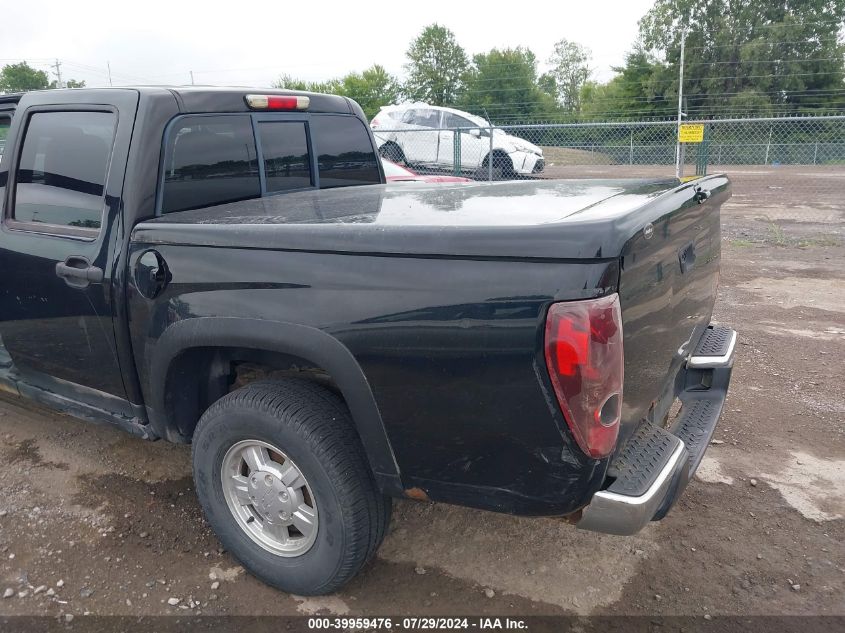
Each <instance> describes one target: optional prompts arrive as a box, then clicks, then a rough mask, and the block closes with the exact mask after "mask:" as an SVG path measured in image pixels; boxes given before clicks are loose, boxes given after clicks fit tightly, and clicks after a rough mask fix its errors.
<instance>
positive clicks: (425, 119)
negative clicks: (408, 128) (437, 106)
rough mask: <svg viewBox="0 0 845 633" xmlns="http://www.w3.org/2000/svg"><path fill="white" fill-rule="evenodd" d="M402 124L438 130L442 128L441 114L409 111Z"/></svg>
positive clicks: (421, 110)
mask: <svg viewBox="0 0 845 633" xmlns="http://www.w3.org/2000/svg"><path fill="white" fill-rule="evenodd" d="M402 122H403V123H410V124H411V125H419V126H420V127H430V128H434V129H437V128H439V127H440V112H438V111H437V110H428V109H415V110H408V112H407V113H405V116H404V117H403V118H402Z"/></svg>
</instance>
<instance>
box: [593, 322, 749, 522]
mask: <svg viewBox="0 0 845 633" xmlns="http://www.w3.org/2000/svg"><path fill="white" fill-rule="evenodd" d="M736 339H737V335H736V332H734V331H733V330H730V329H728V328H712V327H711V328H708V330H706V332H705V334H704V335H703V336H702V338H701V341H699V343H698V345H697V346H696V350H695V352H693V354H692V355H691V356H690V358H689V359H688V361H687V365H686V368H684V369H683V370H682V371H685V372H687V376H686V378H687V388H686V389H685V390H684V391H682V392H681V393H680V394H679V395H678V397H679V398H680V400H681V402H682V404H683V407H682V408H681V412H680V413H679V415H678V418H677V419H676V420H675V422H674V423H673V424H672V426H671V428H669V429H668V430H667V429H663V428H660V427H657V426H655V425H653V424H651V423H649V422H643V423H642V424H641V425H640V428H639V429H638V430H637V432H636V433H635V434H634V435H633V436H632V437H631V438H629V440H628V442H627V444H626V445H625V446H624V447H623V448H622V450H620V451H619V453H618V454H617V456H616V458H614V461H613V463H612V464H611V465H610V467H609V468H608V472H609V473H613V475H614V477H613V478H610V479H608V483H606V484H605V485H606V488H605V489H603V490H599V491H598V492H596V493H595V494H594V495H593V497H592V499H591V501H590V503H589V505H587V506H586V507H585V508H583V510H582V511H581V518H580V519H579V521H578V522H577V526H578V527H579V528H582V529H585V530H592V531H596V532H605V533H608V534H619V535H623V536H626V535H630V534H635V533H636V532H638V531H640V530H641V529H642V528H643V527H645V526H646V524H648V523H649V522H650V521H653V520H657V519H660V518H662V517H663V516H665V514H666V513H667V512H668V511H669V508H671V507H672V505H673V504H674V503H675V501H676V500H677V499H678V497H679V496H680V495H681V493H682V492H683V490H684V488H686V485H687V483H688V482H689V480H690V479H691V478H692V476H693V475H694V474H695V471H696V469H697V468H698V465H699V464H700V463H701V459H702V457H703V456H704V451H705V450H707V447H708V445H709V443H710V439H711V437H712V436H713V432H714V431H715V429H716V424H717V423H718V421H719V416H720V415H721V412H722V406H723V405H724V402H725V398H726V396H727V392H728V385H729V384H730V379H731V369H732V367H733V356H734V348H735V346H736Z"/></svg>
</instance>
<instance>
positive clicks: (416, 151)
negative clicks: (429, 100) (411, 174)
mask: <svg viewBox="0 0 845 633" xmlns="http://www.w3.org/2000/svg"><path fill="white" fill-rule="evenodd" d="M402 122H403V123H405V124H406V126H405V127H406V128H407V129H408V131H407V132H403V133H402V134H401V135H399V136H400V138H397V140H398V141H399V143H400V146H401V147H402V151H403V152H404V153H405V160H406V161H407V162H409V163H412V164H414V163H420V164H423V165H433V164H435V163H436V162H437V147H438V145H439V144H440V131H439V128H440V111H439V110H430V109H429V108H414V109H412V110H408V111H407V112H406V113H405V115H404V116H403V117H402Z"/></svg>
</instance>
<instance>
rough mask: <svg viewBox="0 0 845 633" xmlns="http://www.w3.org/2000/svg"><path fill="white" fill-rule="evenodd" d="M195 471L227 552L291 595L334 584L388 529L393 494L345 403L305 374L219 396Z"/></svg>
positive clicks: (200, 434)
mask: <svg viewBox="0 0 845 633" xmlns="http://www.w3.org/2000/svg"><path fill="white" fill-rule="evenodd" d="M193 469H194V479H195V481H196V488H197V495H198V497H199V500H200V503H201V505H202V507H203V510H204V511H205V514H206V517H207V518H208V521H209V523H210V524H211V527H212V528H213V529H214V531H215V533H216V534H217V536H218V538H219V539H220V541H221V542H222V543H223V545H224V546H225V547H226V549H228V550H229V551H230V552H231V553H232V554H233V555H234V556H235V557H236V558H237V559H238V560H239V561H240V562H241V563H243V565H244V567H245V568H246V569H247V570H249V571H250V572H251V573H253V574H255V575H256V576H257V577H258V578H260V579H261V580H263V581H264V582H266V583H268V584H270V585H273V586H274V587H278V588H279V589H283V590H285V591H288V592H291V593H296V594H301V595H317V594H325V593H331V592H332V591H335V590H336V589H338V588H339V587H340V586H341V585H343V584H344V583H345V582H347V581H348V580H350V579H351V578H352V577H353V576H354V575H355V574H356V573H358V571H359V570H360V569H361V567H363V565H364V564H365V563H366V562H367V560H368V559H369V558H370V557H371V556H372V555H373V554H374V553H375V551H376V549H377V548H378V546H379V545H380V544H381V541H382V540H383V538H384V535H385V533H386V530H387V525H388V522H389V519H390V499H388V498H387V497H385V496H384V495H382V494H381V493H380V492H379V491H378V488H377V487H376V484H375V481H374V479H373V476H372V473H371V472H370V469H369V466H368V463H367V460H366V456H365V454H364V450H363V447H362V446H361V443H360V440H359V439H358V436H357V434H356V432H355V430H354V427H353V425H352V421H351V419H350V417H349V413H348V411H347V409H346V407H345V406H344V403H343V401H342V400H341V399H340V398H339V397H338V396H336V395H335V394H334V393H332V392H331V391H329V390H327V389H325V388H323V387H321V386H318V385H315V384H312V383H309V382H306V381H299V380H288V381H283V382H257V383H253V384H250V385H247V386H246V387H243V388H242V389H239V390H237V391H234V392H232V393H231V394H229V395H227V396H225V397H223V398H221V399H220V400H219V401H217V402H216V403H214V404H213V405H212V406H211V407H210V408H209V409H208V411H206V412H205V414H204V415H203V416H202V419H201V420H200V422H199V424H198V426H197V430H196V433H195V435H194V444H193Z"/></svg>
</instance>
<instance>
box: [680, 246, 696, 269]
mask: <svg viewBox="0 0 845 633" xmlns="http://www.w3.org/2000/svg"><path fill="white" fill-rule="evenodd" d="M695 257H696V255H695V242H690V243H689V244H687V245H686V246H684V247H683V248H681V250H679V251H678V261H679V262H680V264H681V273H686V272H688V271H689V270H691V269H692V267H693V264H695Z"/></svg>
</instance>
